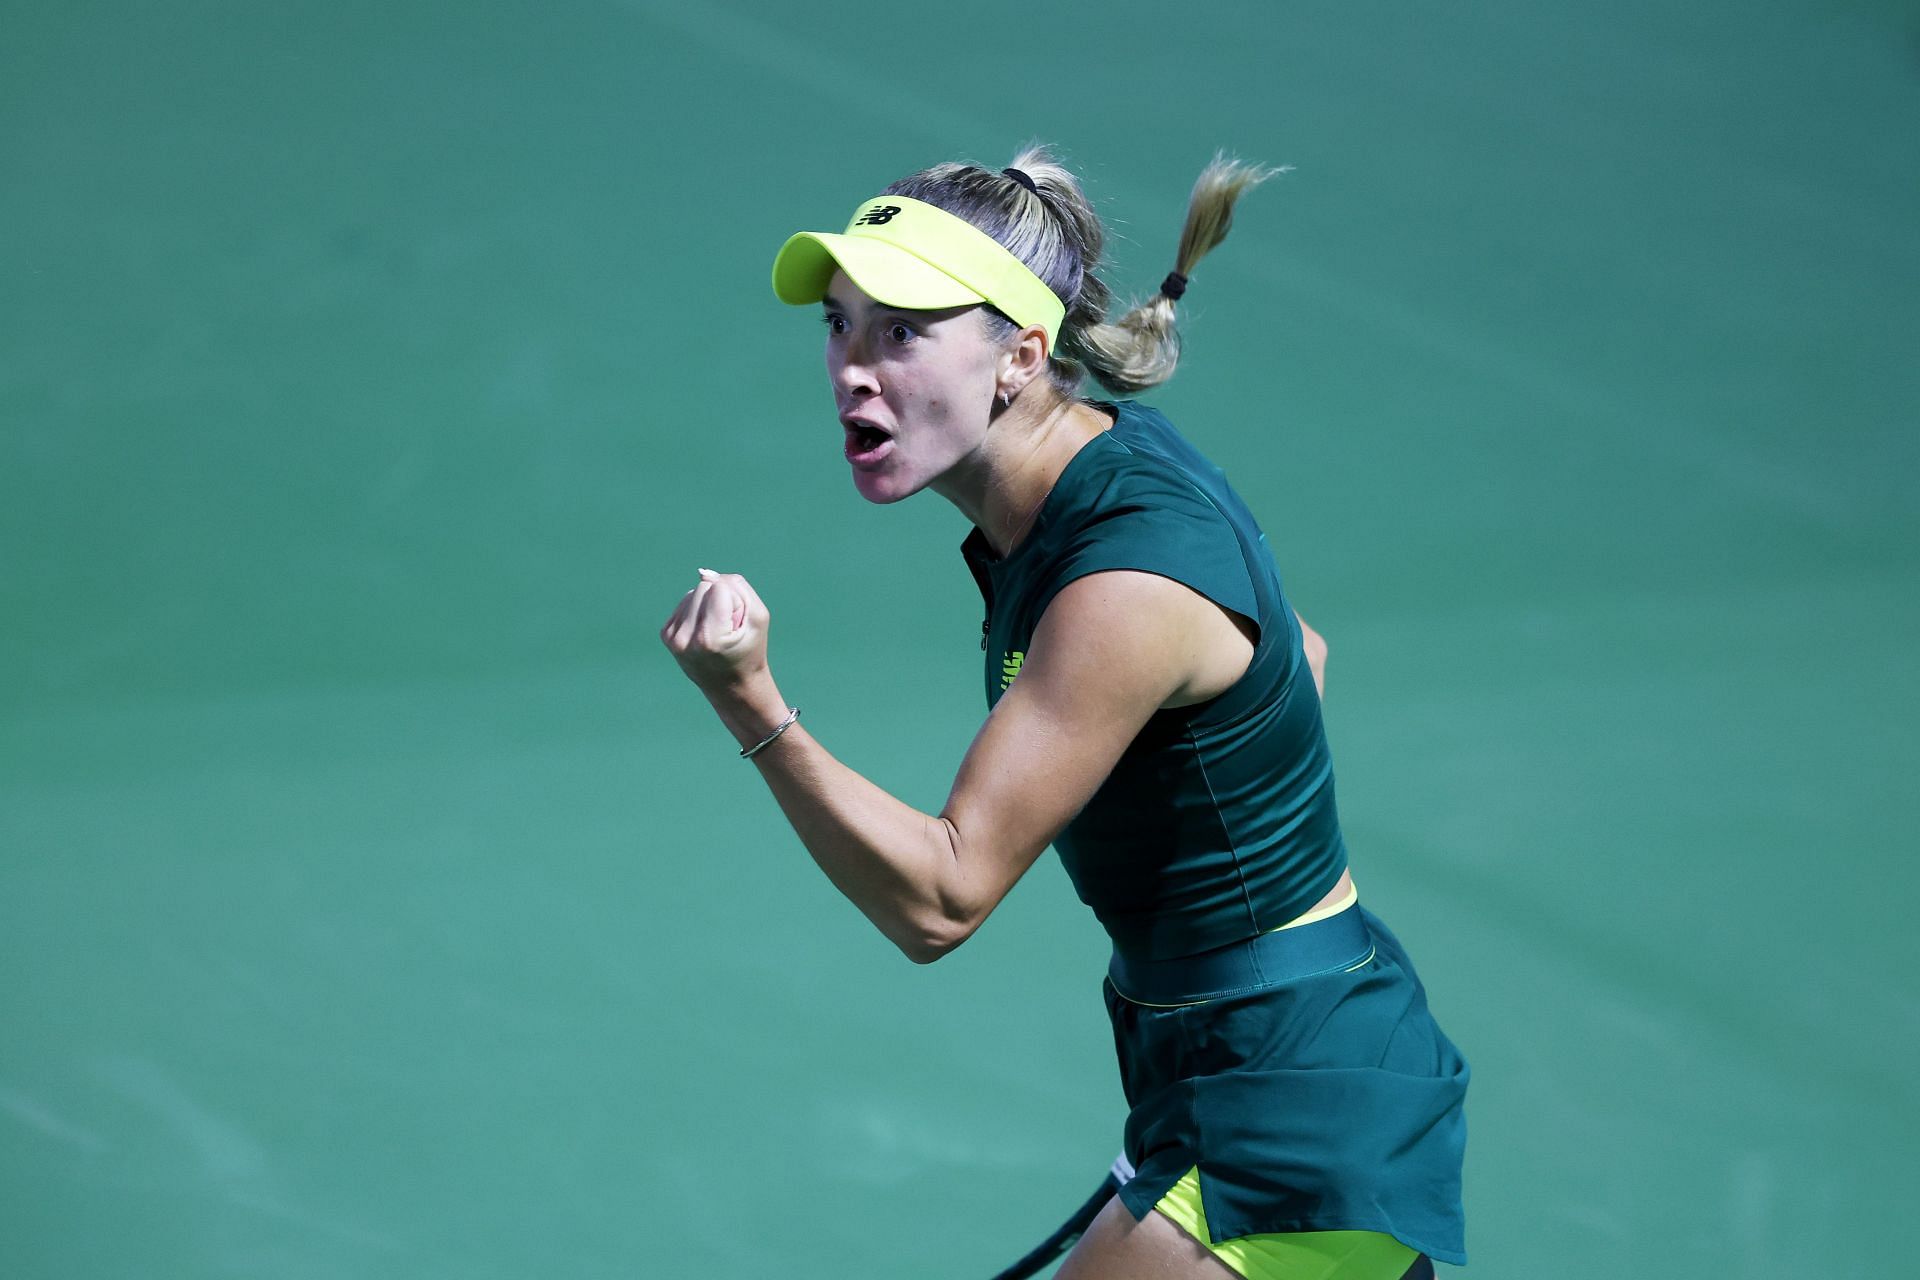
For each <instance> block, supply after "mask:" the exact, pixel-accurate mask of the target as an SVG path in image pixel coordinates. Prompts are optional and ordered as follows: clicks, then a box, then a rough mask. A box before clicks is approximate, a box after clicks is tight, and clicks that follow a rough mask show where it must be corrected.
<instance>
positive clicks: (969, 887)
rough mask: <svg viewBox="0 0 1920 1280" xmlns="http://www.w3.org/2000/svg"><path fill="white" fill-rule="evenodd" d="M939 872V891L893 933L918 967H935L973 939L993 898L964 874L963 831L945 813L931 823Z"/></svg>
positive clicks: (924, 900)
mask: <svg viewBox="0 0 1920 1280" xmlns="http://www.w3.org/2000/svg"><path fill="white" fill-rule="evenodd" d="M928 825H929V831H930V835H931V838H932V841H933V844H934V848H935V854H934V857H935V859H936V865H937V867H938V873H937V874H936V876H935V878H934V884H935V886H936V887H935V890H934V891H933V892H932V893H930V894H927V895H926V896H925V897H923V898H922V899H921V901H920V902H919V903H917V904H916V906H915V908H914V909H913V910H912V911H910V912H909V913H908V914H907V915H906V917H905V918H904V919H903V920H902V921H901V922H900V923H901V928H900V930H899V931H898V932H897V933H891V934H889V935H888V936H890V937H891V938H892V939H893V942H894V945H895V946H897V947H899V948H900V950H901V952H902V953H903V954H905V956H906V957H907V959H909V960H911V961H913V962H914V963H915V964H932V963H933V962H934V961H935V960H938V959H939V958H940V957H942V956H944V955H947V954H948V953H949V952H951V951H953V950H954V949H955V948H956V947H958V946H959V945H960V944H961V943H963V942H965V941H966V940H967V939H968V938H971V937H972V936H973V934H974V931H975V930H976V929H978V928H979V927H980V925H981V922H982V921H984V920H985V919H986V918H987V913H988V912H990V911H992V910H993V901H994V900H993V899H991V898H984V899H983V898H982V896H981V894H980V892H979V890H978V887H977V886H976V885H974V884H972V883H971V882H970V880H969V877H967V876H965V875H964V874H962V873H961V867H962V865H963V860H962V858H961V856H960V831H959V828H957V827H955V826H954V825H953V822H952V820H951V819H949V818H947V817H946V816H945V815H944V814H943V815H941V816H940V817H939V818H937V819H934V820H932V821H931V822H930V823H929V824H928Z"/></svg>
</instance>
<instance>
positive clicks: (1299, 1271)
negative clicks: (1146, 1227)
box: [1154, 1169, 1420, 1280]
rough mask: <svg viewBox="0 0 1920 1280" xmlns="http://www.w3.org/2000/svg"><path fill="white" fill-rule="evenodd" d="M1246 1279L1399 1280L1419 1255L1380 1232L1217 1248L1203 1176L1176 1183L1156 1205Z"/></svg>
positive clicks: (1303, 1235) (1269, 1239) (1265, 1239)
mask: <svg viewBox="0 0 1920 1280" xmlns="http://www.w3.org/2000/svg"><path fill="white" fill-rule="evenodd" d="M1154 1208H1156V1209H1158V1210H1159V1211H1160V1212H1161V1213H1164V1214H1166V1215H1167V1216H1168V1217H1169V1218H1172V1219H1173V1220H1174V1221H1175V1222H1177V1223H1179V1224H1180V1226H1181V1228H1182V1229H1183V1230H1185V1231H1186V1233H1187V1234H1188V1235H1190V1236H1192V1237H1193V1238H1194V1239H1195V1240H1198V1241H1199V1242H1200V1243H1201V1244H1204V1245H1206V1246H1207V1248H1209V1249H1211V1250H1212V1251H1213V1254H1214V1256H1215V1257H1217V1258H1219V1259H1220V1261H1222V1262H1224V1263H1226V1264H1227V1265H1228V1266H1229V1267H1231V1268H1233V1271H1234V1273H1235V1274H1236V1275H1241V1276H1245V1277H1246V1280H1400V1277H1401V1276H1403V1275H1405V1274H1406V1271H1407V1268H1408V1267H1411V1266H1412V1265H1413V1263H1414V1259H1416V1258H1418V1257H1419V1256H1420V1255H1419V1254H1418V1253H1416V1252H1415V1251H1413V1250H1412V1249H1409V1248H1407V1246H1405V1245H1403V1244H1401V1243H1400V1242H1399V1241H1398V1240H1395V1239H1394V1238H1393V1237H1392V1236H1390V1235H1385V1234H1383V1233H1381V1232H1378V1231H1295V1232H1289V1233H1288V1234H1286V1235H1267V1236H1241V1237H1240V1238H1239V1239H1237V1240H1224V1241H1222V1242H1221V1243H1219V1244H1214V1243H1212V1242H1211V1241H1209V1240H1208V1238H1207V1211H1206V1210H1205V1209H1204V1208H1202V1207H1201V1204H1200V1171H1199V1170H1198V1169H1189V1170H1187V1176H1186V1177H1184V1178H1182V1179H1180V1181H1178V1182H1176V1183H1174V1184H1173V1190H1171V1191H1169V1192H1167V1194H1166V1195H1165V1196H1163V1197H1162V1198H1161V1200H1160V1203H1159V1204H1157V1205H1155V1206H1154Z"/></svg>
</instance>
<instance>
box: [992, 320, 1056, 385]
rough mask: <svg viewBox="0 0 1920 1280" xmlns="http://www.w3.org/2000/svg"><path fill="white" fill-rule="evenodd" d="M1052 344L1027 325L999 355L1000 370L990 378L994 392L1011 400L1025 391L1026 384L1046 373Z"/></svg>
mask: <svg viewBox="0 0 1920 1280" xmlns="http://www.w3.org/2000/svg"><path fill="white" fill-rule="evenodd" d="M1051 349H1052V344H1051V343H1049V342H1048V341H1047V331H1046V330H1045V329H1042V328H1041V327H1040V326H1039V325H1037V324H1030V325H1028V326H1027V327H1026V328H1024V329H1022V330H1020V332H1018V333H1016V334H1014V335H1013V338H1012V339H1011V341H1009V342H1008V344H1007V345H1006V347H1004V348H1002V350H1001V352H1000V366H999V369H998V370H997V371H996V375H995V378H994V391H995V393H996V394H997V395H999V396H1000V397H1002V398H1004V399H1011V398H1012V397H1014V396H1017V395H1019V394H1020V393H1021V392H1022V391H1024V390H1026V389H1027V384H1028V383H1029V382H1032V381H1033V380H1034V379H1035V378H1037V377H1039V376H1040V375H1041V374H1043V373H1045V372H1046V371H1047V354H1048V352H1049V351H1050V350H1051Z"/></svg>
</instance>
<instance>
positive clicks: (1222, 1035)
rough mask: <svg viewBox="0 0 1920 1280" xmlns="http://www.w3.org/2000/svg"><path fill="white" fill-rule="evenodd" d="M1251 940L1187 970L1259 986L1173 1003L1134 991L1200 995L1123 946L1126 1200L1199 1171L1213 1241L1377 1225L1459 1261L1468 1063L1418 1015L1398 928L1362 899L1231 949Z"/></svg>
mask: <svg viewBox="0 0 1920 1280" xmlns="http://www.w3.org/2000/svg"><path fill="white" fill-rule="evenodd" d="M1290 935H1291V936H1290ZM1256 945H1257V946H1258V947H1259V950H1258V951H1257V952H1255V953H1253V954H1252V955H1251V956H1250V957H1249V956H1242V955H1239V954H1233V955H1231V956H1226V957H1223V956H1222V955H1219V954H1214V955H1211V956H1209V957H1206V958H1201V961H1200V963H1199V964H1197V965H1195V966H1192V967H1191V968H1189V969H1188V971H1187V972H1188V974H1189V975H1199V976H1200V977H1202V978H1206V979H1210V980H1211V979H1217V978H1218V977H1219V976H1220V975H1221V974H1222V973H1223V972H1229V971H1236V970H1239V969H1246V968H1250V969H1251V971H1252V973H1253V975H1254V977H1253V979H1252V980H1251V981H1235V982H1233V983H1232V984H1231V985H1230V986H1226V987H1221V988H1216V989H1217V990H1225V991H1228V992H1230V994H1220V995H1213V996H1212V998H1209V999H1206V1000H1205V1001H1204V1002H1203V1003H1197V1004H1184V1005H1178V1006H1177V1007H1166V1008H1163V1007H1153V1005H1150V1004H1142V1003H1138V1002H1137V1001H1142V1000H1147V1001H1153V1002H1154V1003H1155V1004H1160V1003H1171V1002H1167V1001H1163V1000H1162V997H1165V996H1167V995H1193V994H1196V993H1195V992H1193V991H1190V990H1189V991H1182V990H1180V989H1179V979H1180V977H1181V974H1180V972H1179V970H1178V969H1177V967H1176V968H1172V969H1169V968H1164V967H1162V968H1148V967H1146V966H1135V967H1133V968H1129V967H1128V966H1127V965H1126V963H1125V962H1124V960H1123V959H1121V958H1118V957H1116V959H1115V962H1114V967H1113V969H1112V970H1111V971H1110V976H1109V978H1108V981H1107V982H1106V985H1105V992H1106V1000H1107V1013H1108V1016H1109V1017H1110V1018H1111V1019H1112V1020H1113V1035H1114V1043H1115V1047H1116V1048H1117V1049H1118V1051H1119V1055H1120V1079H1121V1083H1122V1085H1123V1087H1124V1088H1125V1090H1126V1095H1127V1103H1128V1105H1129V1106H1130V1107H1131V1108H1132V1111H1131V1112H1130V1113H1129V1115H1128V1116H1127V1127H1126V1155H1127V1158H1128V1160H1130V1161H1131V1162H1132V1163H1133V1166H1134V1168H1135V1169H1136V1170H1137V1171H1138V1172H1137V1173H1136V1175H1135V1177H1134V1178H1133V1179H1132V1180H1131V1181H1129V1182H1128V1183H1127V1184H1126V1185H1125V1186H1124V1187H1122V1188H1121V1189H1120V1199H1121V1200H1122V1201H1123V1202H1124V1203H1125V1204H1126V1206H1127V1208H1128V1210H1129V1211H1130V1212H1132V1214H1133V1216H1134V1217H1135V1218H1136V1219H1138V1218H1141V1217H1144V1216H1145V1215H1146V1214H1147V1213H1149V1212H1151V1211H1152V1209H1153V1207H1154V1205H1156V1204H1157V1203H1159V1201H1160V1198H1161V1197H1162V1196H1164V1195H1165V1194H1166V1193H1167V1192H1168V1190H1170V1189H1171V1188H1172V1187H1173V1185H1174V1183H1176V1182H1178V1181H1179V1180H1180V1178H1181V1177H1182V1176H1183V1175H1184V1174H1185V1173H1186V1172H1187V1170H1189V1169H1192V1168H1195V1167H1198V1169H1199V1171H1200V1195H1201V1203H1202V1204H1203V1206H1204V1207H1205V1209H1206V1215H1207V1226H1208V1229H1209V1232H1210V1234H1211V1235H1212V1237H1213V1240H1214V1242H1215V1243H1216V1244H1217V1243H1219V1242H1221V1241H1223V1240H1231V1239H1234V1238H1236V1237H1239V1236H1246V1235H1263V1234H1267V1233H1270V1232H1291V1231H1382V1232H1385V1233H1387V1234H1388V1235H1391V1236H1393V1237H1394V1238H1395V1239H1397V1240H1399V1241H1400V1242H1401V1243H1402V1244H1405V1245H1407V1246H1408V1247H1410V1248H1413V1249H1417V1250H1419V1251H1420V1252H1422V1253H1425V1254H1427V1255H1429V1256H1430V1257H1433V1258H1437V1259H1439V1260H1440V1261H1442V1262H1450V1263H1454V1264H1456V1265H1464V1264H1465V1262H1466V1260H1467V1255H1466V1228H1465V1215H1464V1213H1463V1212H1462V1209H1461V1205H1460V1167H1461V1161H1462V1158H1463V1157H1464V1155H1465V1151H1466V1140H1467V1126H1466V1113H1465V1110H1464V1103H1465V1099H1466V1092H1467V1075H1468V1072H1467V1064H1466V1060H1465V1059H1464V1058H1462V1057H1461V1056H1460V1051H1459V1050H1458V1049H1456V1048H1454V1046H1453V1043H1452V1042H1451V1041H1450V1040H1448V1039H1447V1037H1446V1036H1445V1035H1444V1034H1443V1033H1442V1032H1441V1030H1440V1028H1439V1026H1438V1025H1437V1024H1435V1022H1434V1020H1433V1017H1432V1015H1431V1014H1429V1013H1428V1012H1427V995H1426V990H1425V989H1424V988H1423V987H1422V986H1421V985H1420V979H1419V977H1418V976H1417V975H1416V974H1415V973H1414V971H1413V965H1412V963H1411V962H1410V961H1409V960H1408V959H1407V956H1406V953H1405V952H1404V951H1402V950H1401V948H1400V943H1399V940H1398V939H1396V938H1395V937H1394V936H1393V934H1392V932H1391V931H1390V930H1388V928H1387V927H1386V926H1385V925H1384V924H1382V923H1381V922H1380V920H1379V918H1378V917H1376V916H1375V915H1374V914H1373V913H1372V912H1370V911H1367V910H1366V909H1365V908H1364V907H1360V906H1358V905H1355V906H1353V907H1350V908H1348V909H1347V910H1345V911H1343V912H1341V913H1339V914H1338V915H1335V916H1332V917H1329V918H1328V919H1326V920H1321V921H1318V922H1316V923H1314V924H1309V925H1303V926H1300V927H1299V928H1297V929H1289V930H1285V931H1283V932H1281V933H1278V934H1269V935H1265V938H1264V939H1255V940H1254V941H1253V943H1247V944H1239V947H1240V948H1242V949H1245V948H1249V947H1254V946H1256ZM1225 950H1226V949H1223V951H1225ZM1223 960H1230V961H1231V963H1230V964H1223ZM1170 963H1171V964H1173V965H1174V966H1177V965H1178V964H1179V962H1170ZM1116 981H1117V982H1119V983H1120V984H1121V986H1119V987H1116V985H1115V983H1116ZM1123 989H1124V990H1126V992H1127V994H1126V995H1122V994H1120V992H1121V990H1123ZM1199 994H1206V993H1199ZM1129 996H1131V997H1133V999H1129V998H1128V997H1129Z"/></svg>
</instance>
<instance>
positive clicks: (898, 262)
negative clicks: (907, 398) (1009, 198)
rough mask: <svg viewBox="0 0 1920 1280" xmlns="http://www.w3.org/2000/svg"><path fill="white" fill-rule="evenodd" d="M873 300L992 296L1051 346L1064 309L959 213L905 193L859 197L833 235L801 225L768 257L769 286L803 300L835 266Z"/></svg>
mask: <svg viewBox="0 0 1920 1280" xmlns="http://www.w3.org/2000/svg"><path fill="white" fill-rule="evenodd" d="M836 267H837V268H838V269H839V270H841V271H844V272H846V273H847V279H849V280H851V281H853V282H854V284H856V285H858V286H859V287H860V289H861V290H862V291H863V292H865V293H866V294H867V296H868V297H870V298H873V299H874V300H875V301H877V302H882V303H885V304H886V305H887V306H890V307H902V308H905V309H907V310H909V311H937V310H940V309H941V308H944V307H964V306H970V305H972V304H975V303H980V302H986V303H991V304H992V305H993V306H994V307H996V308H997V309H998V310H999V311H1000V312H1001V313H1003V314H1004V315H1006V316H1007V318H1008V319H1010V320H1012V321H1013V322H1014V323H1015V324H1017V325H1020V326H1021V327H1022V328H1025V327H1026V326H1028V325H1038V326H1040V328H1042V329H1044V330H1046V332H1047V351H1048V354H1052V352H1053V349H1054V347H1055V346H1056V345H1057V344H1058V342H1059V339H1060V322H1061V321H1062V320H1064V319H1065V318H1066V314H1067V309H1066V307H1065V306H1064V305H1062V304H1061V301H1060V299H1059V298H1058V297H1057V296H1055V294H1054V292H1053V290H1051V289H1049V288H1047V286H1046V284H1045V283H1044V282H1043V281H1042V280H1041V279H1040V277H1039V276H1036V275H1035V274H1033V272H1032V271H1030V270H1028V269H1027V264H1026V263H1024V262H1022V261H1020V259H1018V258H1016V257H1014V256H1013V255H1012V254H1011V253H1008V252H1007V251H1006V249H1005V248H1003V247H1002V246H1001V244H1000V242H999V241H997V240H995V239H994V238H993V237H992V236H990V235H988V234H987V233H986V232H984V231H982V230H980V229H979V228H978V227H976V226H974V225H973V224H972V223H970V222H968V221H967V220H966V219H965V218H956V217H954V216H953V215H952V214H950V213H948V212H947V211H946V210H945V209H938V208H935V207H934V206H933V205H930V204H925V203H923V202H921V201H919V200H909V199H908V198H907V197H905V196H875V197H874V198H873V199H871V200H867V201H864V202H862V203H861V205H860V207H859V208H858V209H856V210H855V211H854V214H853V220H852V221H851V222H849V223H847V229H846V230H845V231H844V232H842V233H841V234H839V235H834V234H833V233H831V232H827V231H802V232H799V233H798V234H796V235H794V236H792V237H791V238H789V239H788V241H787V242H786V244H784V245H782V246H781V247H780V253H779V255H778V256H776V257H775V258H774V260H773V292H774V293H775V295H777V296H778V297H779V299H780V301H782V302H790V303H792V304H793V305H795V306H804V305H806V304H807V303H809V302H818V301H820V299H822V298H824V297H825V296H826V293H827V282H828V281H830V280H832V279H833V273H834V269H835V268H836Z"/></svg>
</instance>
